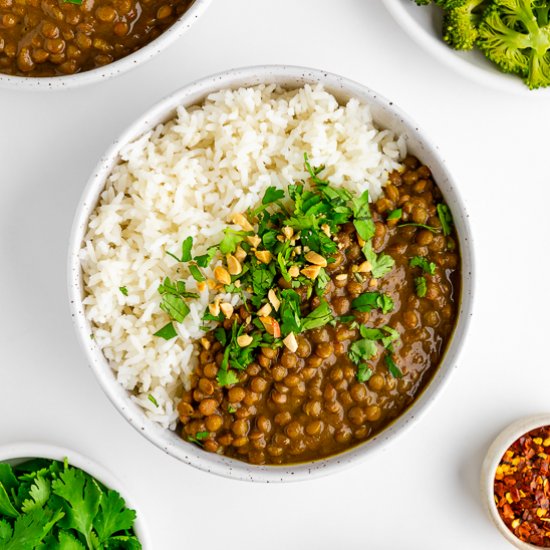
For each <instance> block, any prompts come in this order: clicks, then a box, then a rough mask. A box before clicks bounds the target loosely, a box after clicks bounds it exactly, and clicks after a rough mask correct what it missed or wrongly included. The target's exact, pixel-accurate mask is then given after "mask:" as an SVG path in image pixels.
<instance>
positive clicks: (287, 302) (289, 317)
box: [279, 289, 302, 336]
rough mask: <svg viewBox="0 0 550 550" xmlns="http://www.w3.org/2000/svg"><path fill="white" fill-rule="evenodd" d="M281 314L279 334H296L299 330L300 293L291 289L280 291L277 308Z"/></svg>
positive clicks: (300, 326) (300, 325)
mask: <svg viewBox="0 0 550 550" xmlns="http://www.w3.org/2000/svg"><path fill="white" fill-rule="evenodd" d="M279 314H280V316H281V321H282V324H281V334H282V335H283V336H286V335H288V334H290V333H291V332H294V333H295V334H298V333H299V332H301V328H302V324H301V316H300V295H299V294H298V293H297V292H296V291H295V290H292V289H288V290H283V291H282V292H281V307H280V309H279Z"/></svg>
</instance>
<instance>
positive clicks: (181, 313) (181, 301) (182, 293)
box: [158, 277, 199, 323]
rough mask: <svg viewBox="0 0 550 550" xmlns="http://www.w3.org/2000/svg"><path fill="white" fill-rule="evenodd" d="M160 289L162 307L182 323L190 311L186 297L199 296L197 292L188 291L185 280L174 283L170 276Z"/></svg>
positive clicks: (174, 319)
mask: <svg viewBox="0 0 550 550" xmlns="http://www.w3.org/2000/svg"><path fill="white" fill-rule="evenodd" d="M158 291H159V293H160V294H161V296H162V302H161V304H160V309H162V311H165V312H166V313H168V315H169V316H170V318H171V319H172V320H173V321H176V322H177V323H182V322H183V320H184V319H185V318H186V317H187V315H188V314H189V311H190V309H189V306H188V305H187V304H186V302H185V298H198V297H199V295H198V294H197V293H195V292H187V290H186V288H185V282H184V281H176V282H175V283H174V282H173V281H172V280H170V278H169V277H166V278H165V279H164V281H163V282H162V284H161V285H160V286H159V289H158Z"/></svg>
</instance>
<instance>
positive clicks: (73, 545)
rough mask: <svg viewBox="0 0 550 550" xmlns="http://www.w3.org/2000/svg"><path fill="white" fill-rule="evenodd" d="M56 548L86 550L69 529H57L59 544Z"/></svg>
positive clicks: (59, 549)
mask: <svg viewBox="0 0 550 550" xmlns="http://www.w3.org/2000/svg"><path fill="white" fill-rule="evenodd" d="M56 550H86V547H85V546H84V545H83V544H82V543H81V542H80V541H79V540H78V539H77V538H75V537H73V535H71V532H70V531H59V546H56Z"/></svg>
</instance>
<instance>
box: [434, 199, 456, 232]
mask: <svg viewBox="0 0 550 550" xmlns="http://www.w3.org/2000/svg"><path fill="white" fill-rule="evenodd" d="M437 216H438V217H439V221H440V222H441V228H442V229H443V235H445V236H446V237H447V236H448V235H450V234H451V225H452V224H453V216H452V214H451V211H450V209H449V207H448V206H447V205H446V204H443V203H440V204H438V205H437Z"/></svg>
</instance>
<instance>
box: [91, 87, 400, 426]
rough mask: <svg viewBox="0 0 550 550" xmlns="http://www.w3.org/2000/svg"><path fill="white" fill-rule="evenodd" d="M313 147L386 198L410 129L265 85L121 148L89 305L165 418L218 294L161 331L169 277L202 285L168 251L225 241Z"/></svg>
mask: <svg viewBox="0 0 550 550" xmlns="http://www.w3.org/2000/svg"><path fill="white" fill-rule="evenodd" d="M304 152H307V153H308V155H309V157H310V160H311V163H312V164H313V165H318V164H325V165H326V166H327V167H328V171H327V172H326V173H327V174H328V176H329V178H330V181H331V183H332V184H334V185H343V186H345V187H347V188H349V189H350V190H353V191H355V192H358V193H360V192H362V191H364V190H365V189H368V190H369V191H370V193H371V197H372V198H373V199H376V197H377V196H378V195H379V194H380V190H381V188H382V185H383V184H384V183H385V181H386V178H387V175H388V173H389V172H391V171H392V170H394V169H398V168H400V164H399V161H400V160H401V159H402V158H403V157H404V155H405V152H406V151H405V140H404V138H402V137H396V136H395V135H394V134H393V133H392V132H391V131H388V130H379V129H377V128H376V127H375V126H374V125H373V123H372V118H371V114H370V110H369V108H368V106H366V105H363V104H361V103H359V102H358V101H356V100H353V99H352V100H350V101H349V102H348V104H347V105H345V106H341V105H339V104H338V102H337V101H336V99H335V98H334V97H333V96H332V95H331V94H329V93H327V92H326V91H324V90H323V88H322V87H321V86H317V87H314V88H312V87H310V86H305V87H304V88H301V89H298V90H293V91H284V90H281V89H280V88H277V87H275V86H263V85H262V86H257V87H254V88H241V89H238V90H234V91H228V90H224V91H221V92H217V93H214V94H211V95H210V96H209V97H208V98H207V99H206V101H205V102H204V104H203V105H201V106H197V107H191V108H187V109H186V108H184V107H181V108H179V109H178V113H177V117H176V118H175V119H173V120H171V121H170V122H168V123H166V124H163V125H159V126H157V127H156V128H155V129H154V130H152V131H151V132H148V133H147V134H145V135H144V136H142V137H140V138H139V139H137V140H136V141H135V142H133V143H131V144H129V145H127V146H126V147H124V148H123V149H122V152H121V155H120V156H121V161H120V163H119V164H118V165H117V166H116V167H115V168H114V170H113V173H112V174H111V176H110V177H109V178H108V180H107V183H106V185H105V190H104V191H103V192H102V194H101V196H100V200H99V203H98V206H97V207H96V209H95V211H94V213H93V214H92V216H91V217H90V222H89V228H88V231H87V234H86V237H85V244H84V246H83V248H82V251H81V263H82V270H83V276H84V284H85V289H86V294H87V296H86V298H85V300H84V304H85V307H86V314H87V316H88V319H89V320H90V322H91V324H92V327H93V328H92V331H93V335H94V338H95V341H96V343H97V345H98V346H99V347H100V348H101V349H102V350H103V353H104V354H105V357H106V358H107V359H108V360H109V362H110V364H111V366H112V368H113V370H114V371H115V372H116V376H117V379H118V381H119V382H120V383H121V384H122V385H123V386H124V387H125V388H126V389H127V390H129V391H130V392H131V393H132V395H133V399H135V401H136V402H137V403H138V404H139V405H141V406H142V407H143V408H144V409H145V411H146V413H147V415H148V416H149V417H150V418H151V419H153V420H155V421H158V422H159V423H160V424H162V426H164V427H166V428H171V429H173V428H174V427H175V425H176V422H177V411H176V406H177V402H178V395H179V394H180V392H181V389H182V387H183V386H184V385H185V384H186V383H187V382H188V381H189V375H190V373H191V372H192V370H193V368H194V366H195V364H196V360H197V357H196V356H197V352H196V350H195V347H194V341H195V340H196V339H197V338H198V337H200V336H202V335H203V332H202V331H201V330H200V328H199V326H200V325H201V324H202V323H201V317H202V314H203V312H204V309H205V307H206V306H207V304H208V302H209V300H210V296H209V291H208V290H205V291H203V292H201V293H200V299H198V300H196V301H194V302H192V303H191V304H190V305H191V313H190V314H189V315H188V317H187V318H186V319H185V321H184V322H183V323H182V324H181V325H179V326H178V331H179V334H180V336H179V337H178V338H174V339H172V340H170V341H165V340H163V339H162V338H159V337H155V336H153V333H154V332H156V331H157V330H158V329H159V328H160V327H162V326H164V325H165V324H166V323H167V322H168V318H167V315H166V314H165V313H163V312H162V311H161V310H160V309H159V304H160V295H159V293H158V291H157V289H158V286H159V284H160V282H161V281H162V279H163V278H164V277H165V276H169V277H172V278H176V279H184V280H185V281H186V282H187V288H188V289H189V290H191V291H196V289H197V287H196V283H195V281H194V279H193V278H192V277H190V276H189V273H188V272H187V271H186V269H185V268H182V266H181V264H177V262H176V261H175V260H173V259H172V258H170V257H169V256H168V255H167V254H166V251H167V250H169V251H172V252H174V253H176V255H177V254H178V252H179V251H180V249H181V243H182V241H183V240H184V239H185V238H186V237H188V236H189V235H191V236H192V237H193V239H194V253H204V252H205V251H206V249H207V248H208V247H209V246H210V245H213V244H217V243H218V242H219V241H220V240H221V236H222V233H223V230H224V228H226V227H227V226H228V223H227V220H228V219H229V218H230V216H231V214H232V213H236V212H243V211H245V210H246V209H247V208H249V207H251V206H254V205H255V204H256V203H257V202H258V201H259V200H260V199H261V197H262V195H263V192H264V190H265V189H266V188H267V187H268V186H270V185H275V186H277V187H286V186H287V185H288V184H290V183H294V182H296V181H297V180H301V179H305V178H306V176H307V174H306V172H305V171H304V163H303V157H304ZM205 275H207V276H209V277H212V270H211V269H206V270H205ZM120 287H126V288H127V290H128V296H124V295H123V294H122V292H120V290H119V288H120ZM150 395H151V396H153V397H154V400H155V401H156V402H157V403H158V407H157V406H156V405H155V404H154V403H153V402H152V400H150V398H149V396H150Z"/></svg>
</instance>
